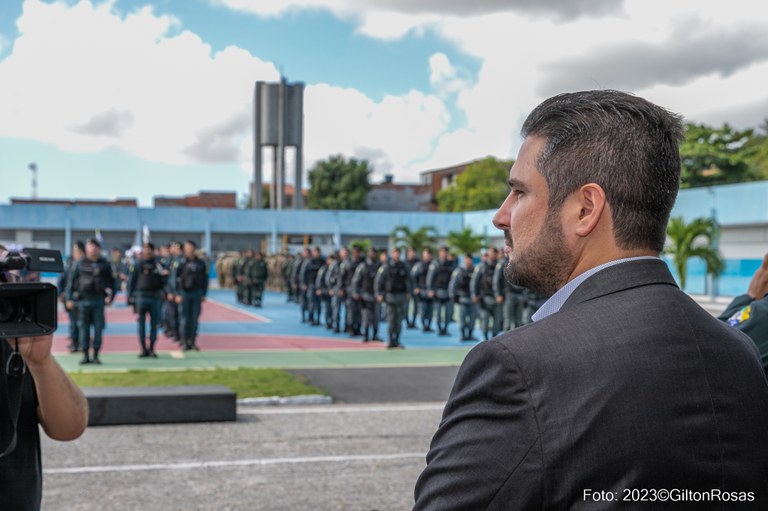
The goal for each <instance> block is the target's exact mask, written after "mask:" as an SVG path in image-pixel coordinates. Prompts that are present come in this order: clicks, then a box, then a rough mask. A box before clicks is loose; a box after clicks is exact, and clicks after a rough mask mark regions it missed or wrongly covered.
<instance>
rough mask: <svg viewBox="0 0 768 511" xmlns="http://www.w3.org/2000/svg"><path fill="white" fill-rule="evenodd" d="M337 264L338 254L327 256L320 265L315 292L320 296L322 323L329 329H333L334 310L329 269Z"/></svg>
mask: <svg viewBox="0 0 768 511" xmlns="http://www.w3.org/2000/svg"><path fill="white" fill-rule="evenodd" d="M335 264H336V254H330V255H328V257H326V258H325V264H324V265H323V266H321V267H320V271H318V272H317V277H316V278H315V294H316V295H317V296H318V297H319V298H320V305H321V307H320V309H321V310H322V312H321V313H320V315H321V317H322V323H323V325H325V328H327V329H328V330H333V311H332V310H331V298H332V294H331V293H332V291H331V284H330V279H329V275H328V274H329V271H330V269H331V268H332V267H333V266H334V265H335Z"/></svg>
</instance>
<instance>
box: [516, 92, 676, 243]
mask: <svg viewBox="0 0 768 511" xmlns="http://www.w3.org/2000/svg"><path fill="white" fill-rule="evenodd" d="M683 131H684V129H683V123H682V119H681V117H680V116H678V115H676V114H674V113H672V112H670V111H668V110H666V109H664V108H661V107H659V106H657V105H654V104H653V103H651V102H649V101H646V100H645V99H642V98H639V97H636V96H633V95H631V94H627V93H624V92H619V91H615V90H595V91H582V92H572V93H566V94H560V95H558V96H555V97H552V98H549V99H547V100H546V101H544V102H543V103H541V104H540V105H539V106H537V107H536V108H535V109H534V110H533V112H531V114H530V115H529V116H528V118H527V119H526V120H525V123H524V124H523V128H522V130H521V134H522V135H523V137H529V136H539V137H543V138H544V139H545V140H546V144H545V146H544V149H543V150H542V151H541V154H539V156H538V158H537V162H536V166H537V168H538V169H539V172H541V174H542V175H543V176H544V178H545V179H546V181H547V185H548V186H549V207H550V210H552V211H558V210H559V209H560V207H561V206H562V205H563V203H564V201H565V199H566V198H567V197H568V196H569V195H570V194H571V193H573V192H575V191H576V190H578V189H579V188H580V187H581V186H583V185H585V184H588V183H596V184H598V185H600V186H601V187H602V188H603V190H604V191H605V195H606V201H607V202H608V204H609V205H610V207H611V210H612V213H613V215H612V217H613V230H614V236H615V237H616V243H617V245H618V246H619V248H622V249H633V248H648V249H652V250H655V251H659V252H660V251H661V250H662V249H663V248H664V241H665V239H666V228H667V223H668V221H669V214H670V212H671V211H672V206H673V204H674V203H675V198H676V197H677V191H678V189H679V187H680V153H679V148H678V144H679V142H680V141H681V140H682V138H683Z"/></svg>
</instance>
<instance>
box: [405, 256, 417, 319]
mask: <svg viewBox="0 0 768 511" xmlns="http://www.w3.org/2000/svg"><path fill="white" fill-rule="evenodd" d="M405 255H406V258H405V266H406V267H407V268H408V278H410V279H411V288H413V277H412V276H411V275H412V274H413V267H414V266H416V264H417V263H418V262H419V257H418V256H417V255H416V250H415V249H414V248H413V247H408V249H407V250H406V252H405ZM418 317H419V301H418V300H417V299H416V297H415V296H413V294H411V295H409V296H408V301H407V302H406V304H405V324H406V328H409V329H415V328H418V327H417V326H416V319H417V318H418Z"/></svg>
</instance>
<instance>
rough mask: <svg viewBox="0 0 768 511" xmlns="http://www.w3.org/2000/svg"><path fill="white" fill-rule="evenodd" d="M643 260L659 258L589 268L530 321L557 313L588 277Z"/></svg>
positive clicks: (617, 261) (570, 282)
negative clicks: (620, 265)
mask: <svg viewBox="0 0 768 511" xmlns="http://www.w3.org/2000/svg"><path fill="white" fill-rule="evenodd" d="M643 259H659V258H658V257H653V256H640V257H626V258H624V259H616V260H615V261H608V262H607V263H603V264H601V265H600V266H595V267H594V268H590V269H589V270H587V271H585V272H584V273H582V274H581V275H579V276H577V277H576V278H574V279H573V280H571V281H569V282H568V283H567V284H566V285H564V286H563V287H561V288H560V289H558V290H557V292H556V293H555V294H553V295H552V296H551V297H550V298H549V300H547V301H546V302H544V305H542V306H541V308H539V310H538V311H536V312H535V313H534V315H533V316H531V320H533V321H541V320H542V319H544V318H546V317H548V316H551V315H552V314H555V313H556V312H559V311H560V308H561V307H562V306H563V304H565V302H566V301H567V300H568V298H569V297H570V296H571V295H572V294H573V292H574V291H576V288H577V287H579V286H580V285H581V283H582V282H584V281H585V280H587V279H588V278H589V277H591V276H592V275H594V274H595V273H597V272H599V271H600V270H604V269H606V268H610V267H611V266H616V265H617V264H621V263H628V262H630V261H641V260H643Z"/></svg>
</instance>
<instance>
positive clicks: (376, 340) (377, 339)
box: [371, 337, 384, 342]
mask: <svg viewBox="0 0 768 511" xmlns="http://www.w3.org/2000/svg"><path fill="white" fill-rule="evenodd" d="M371 340H372V341H373V342H384V340H383V339H379V338H378V337H374V338H373V339H371Z"/></svg>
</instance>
